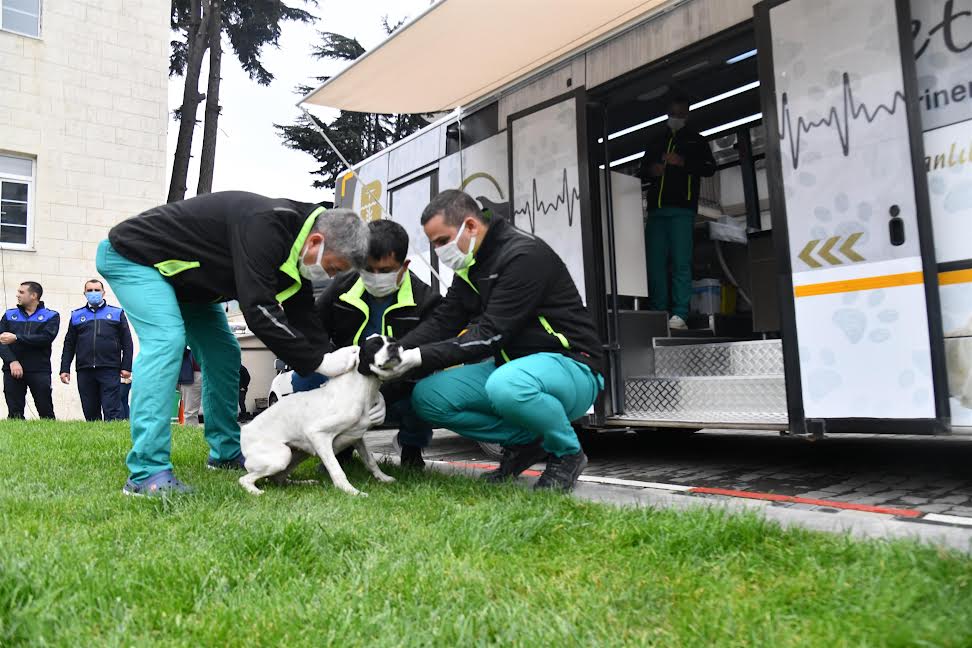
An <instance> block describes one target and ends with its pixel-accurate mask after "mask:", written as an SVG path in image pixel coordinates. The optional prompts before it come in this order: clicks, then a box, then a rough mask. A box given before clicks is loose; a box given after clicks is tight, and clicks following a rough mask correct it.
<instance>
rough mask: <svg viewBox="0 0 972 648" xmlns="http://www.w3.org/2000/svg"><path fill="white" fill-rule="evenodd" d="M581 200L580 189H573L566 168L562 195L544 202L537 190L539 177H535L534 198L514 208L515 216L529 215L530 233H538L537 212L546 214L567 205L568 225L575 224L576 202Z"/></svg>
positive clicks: (561, 190)
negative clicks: (520, 206) (518, 207)
mask: <svg viewBox="0 0 972 648" xmlns="http://www.w3.org/2000/svg"><path fill="white" fill-rule="evenodd" d="M579 201H580V190H579V189H576V188H574V189H571V188H570V184H568V182H567V169H564V181H563V184H562V185H561V189H560V195H558V196H557V197H556V198H554V199H553V201H552V202H544V201H543V200H540V195H539V193H538V191H537V179H536V178H534V179H533V200H532V201H528V202H527V203H525V204H524V205H523V208H522V209H514V210H513V218H514V220H515V219H516V217H517V216H521V215H523V214H526V215H527V218H528V219H529V220H530V233H531V234H536V227H537V214H538V213H540V214H543V215H544V216H546V215H547V214H549V213H550V212H552V211H553V212H556V211H558V210H559V209H560V208H561V207H562V206H563V205H565V204H566V205H567V227H573V226H574V209H575V205H576V203H578V202H579Z"/></svg>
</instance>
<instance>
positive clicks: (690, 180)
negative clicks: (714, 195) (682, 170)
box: [688, 173, 692, 200]
mask: <svg viewBox="0 0 972 648" xmlns="http://www.w3.org/2000/svg"><path fill="white" fill-rule="evenodd" d="M688 199H689V200H692V174H691V173H690V174H689V177H688Z"/></svg>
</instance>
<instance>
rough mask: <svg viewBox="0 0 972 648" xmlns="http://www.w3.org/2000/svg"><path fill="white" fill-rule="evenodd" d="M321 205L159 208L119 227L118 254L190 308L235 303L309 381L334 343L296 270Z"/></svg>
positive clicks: (230, 196)
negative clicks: (154, 274)
mask: <svg viewBox="0 0 972 648" xmlns="http://www.w3.org/2000/svg"><path fill="white" fill-rule="evenodd" d="M319 209H322V208H319V207H318V206H317V205H312V204H308V203H301V202H295V201H292V200H286V199H282V198H267V197H264V196H259V195H257V194H253V193H247V192H244V191H221V192H217V193H211V194H205V195H203V196H197V197H196V198H190V199H188V200H181V201H179V202H174V203H169V204H167V205H160V206H159V207H155V208H153V209H149V210H148V211H146V212H143V213H142V214H140V215H138V216H135V217H133V218H129V219H128V220H125V221H123V222H121V223H119V224H118V225H116V226H114V227H113V228H112V229H111V231H110V232H109V233H108V239H109V241H110V242H111V245H112V247H113V248H114V249H115V250H116V251H117V252H118V253H119V254H121V255H122V256H123V257H125V258H126V259H129V260H130V261H133V262H135V263H138V264H141V265H147V266H152V267H155V268H157V269H158V270H159V272H160V273H162V275H163V276H164V277H165V278H166V280H167V281H168V282H169V283H170V284H172V287H173V288H174V289H175V292H176V297H177V298H178V299H179V301H180V302H186V303H215V302H222V301H228V300H231V299H236V300H238V301H239V304H240V310H241V311H242V312H243V317H244V318H245V319H246V323H247V326H249V328H250V330H251V331H253V333H254V334H255V335H256V336H257V337H258V338H260V340H262V341H263V342H264V343H265V344H266V345H267V347H269V349H270V350H271V351H273V352H274V353H275V354H276V355H277V356H278V357H279V358H281V359H283V360H284V362H286V363H287V364H289V365H290V366H291V367H293V368H294V369H296V370H297V371H299V372H301V373H304V374H307V373H310V372H312V371H314V369H316V368H317V367H318V365H320V363H321V360H322V359H323V357H324V353H326V352H327V351H329V350H330V342H329V340H328V339H327V335H326V334H324V333H323V331H322V329H321V326H320V322H319V320H318V319H317V315H316V314H315V312H314V298H313V293H312V287H311V284H310V282H309V281H308V280H306V279H302V278H301V276H300V273H299V272H298V269H297V262H298V256H299V254H300V250H301V248H302V247H303V245H304V241H305V240H306V239H307V236H308V234H309V233H310V227H311V225H312V224H313V220H314V219H313V218H312V216H313V215H314V214H315V213H316V212H318V210H319Z"/></svg>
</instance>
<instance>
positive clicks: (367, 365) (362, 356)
mask: <svg viewBox="0 0 972 648" xmlns="http://www.w3.org/2000/svg"><path fill="white" fill-rule="evenodd" d="M384 344H385V341H384V340H382V339H381V336H378V335H374V336H372V337H370V338H368V339H367V340H365V341H364V344H362V345H361V351H359V352H358V373H361V374H363V375H365V376H370V375H372V371H371V365H372V364H373V363H374V361H375V356H376V355H377V354H378V352H379V351H380V350H381V347H382V346H384Z"/></svg>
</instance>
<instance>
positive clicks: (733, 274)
mask: <svg viewBox="0 0 972 648" xmlns="http://www.w3.org/2000/svg"><path fill="white" fill-rule="evenodd" d="M671 91H678V92H680V93H685V94H687V95H689V96H690V97H691V98H692V104H691V113H690V124H691V125H692V127H693V128H695V129H696V130H698V131H699V132H700V133H701V134H702V135H703V136H704V137H705V138H707V140H708V141H709V144H710V146H711V148H712V150H713V153H714V155H715V158H716V161H717V164H718V171H717V173H716V175H715V176H714V177H713V178H706V179H704V180H703V183H702V187H701V195H700V197H699V198H700V209H699V215H698V218H697V220H696V223H695V234H694V236H695V257H694V276H695V278H696V279H699V280H700V281H699V282H698V284H699V290H700V295H699V297H700V298H699V299H698V300H696V310H697V312H696V313H695V314H693V315H692V316H690V318H689V330H687V331H680V330H669V327H668V314H667V313H663V312H652V311H649V310H646V308H645V306H646V300H645V297H646V296H647V286H648V282H647V278H646V275H647V272H646V246H645V236H644V218H645V213H646V205H645V204H644V199H643V189H644V187H643V186H642V183H641V180H639V179H638V178H637V177H636V172H637V169H638V166H639V164H640V163H641V160H640V158H641V157H642V156H643V155H644V149H645V145H646V143H647V141H648V140H649V138H651V137H652V136H653V135H656V134H657V133H658V132H660V130H661V129H665V128H666V124H665V118H666V114H665V113H666V110H667V108H666V106H667V103H666V96H667V95H668V94H669V93H670V92H671ZM314 105H317V106H328V107H332V108H340V109H344V110H357V111H364V112H379V113H403V112H404V113H421V114H429V115H436V114H438V115H439V118H438V119H437V120H433V121H432V123H430V125H429V126H427V127H426V128H424V129H423V130H422V131H420V132H418V133H416V134H415V135H413V136H411V137H409V138H407V139H405V140H403V141H401V142H398V143H396V144H395V145H393V146H390V147H389V148H388V149H386V150H384V151H382V152H381V153H379V154H377V155H375V156H373V157H371V158H369V159H367V160H365V161H363V162H361V163H360V164H358V165H356V166H355V167H354V169H353V172H349V173H348V174H347V175H345V176H344V177H343V178H341V179H340V180H339V181H338V182H337V186H336V187H335V194H336V195H335V200H336V202H338V203H339V204H341V205H342V206H347V207H352V208H354V209H356V210H359V211H360V213H361V214H362V216H363V217H364V218H366V219H376V218H386V217H391V218H394V219H395V220H398V221H400V222H401V223H402V224H403V225H404V226H405V227H406V228H407V230H408V231H409V234H410V236H411V237H412V241H413V246H414V247H413V250H412V256H413V257H419V256H420V257H422V258H423V259H424V260H425V261H426V262H427V263H428V264H430V265H431V266H432V267H437V262H436V259H435V255H434V254H433V253H432V251H431V249H430V248H429V246H428V244H427V241H426V239H425V237H424V235H423V233H422V228H421V226H420V224H419V217H420V214H421V211H422V208H423V207H424V206H425V204H426V203H427V202H428V201H429V199H430V198H431V197H432V196H433V195H434V194H435V193H436V192H438V191H440V190H443V189H447V188H461V189H464V190H465V191H467V192H469V193H471V194H472V195H473V196H474V197H476V198H477V200H478V201H479V202H480V203H481V204H482V205H483V207H484V208H488V209H489V210H490V211H491V212H493V213H499V214H505V215H506V216H508V217H509V218H511V219H512V220H513V221H514V222H515V224H516V225H517V226H518V227H520V228H522V229H525V230H528V231H530V232H533V233H535V234H537V235H539V236H541V237H542V238H544V239H545V240H546V241H547V242H548V243H550V245H551V246H552V247H553V248H554V249H555V250H556V251H557V252H558V253H559V254H560V256H561V257H562V258H563V259H564V261H565V262H566V264H567V266H568V268H569V270H570V272H571V274H572V275H573V277H574V280H575V282H576V284H577V287H578V289H579V290H580V293H581V295H582V297H584V298H585V301H586V304H587V306H588V308H589V309H590V310H591V312H592V314H593V316H594V318H595V319H596V321H597V323H598V326H599V329H600V332H601V335H602V339H603V340H604V342H605V349H606V353H607V356H608V369H607V375H606V376H605V378H606V383H607V387H606V390H605V394H604V397H603V398H602V399H601V400H600V401H599V403H598V404H597V406H596V408H595V411H594V412H593V413H592V414H591V415H589V416H588V418H587V420H585V421H582V422H580V423H581V424H583V425H586V426H590V427H595V428H604V427H633V428H638V429H645V430H651V429H658V428H663V427H676V428H689V429H698V428H702V427H719V428H733V427H735V428H746V429H771V430H772V429H777V430H781V431H789V432H790V433H793V434H814V435H820V434H824V433H826V432H885V433H909V434H916V433H922V434H945V433H950V432H952V433H963V432H964V433H972V346H970V345H972V0H911V1H910V2H909V1H908V0H764V1H762V2H753V1H752V0H647V1H646V0H642V1H636V0H598V2H590V1H588V0H566V1H565V0H557V1H553V0H529V1H526V2H525V1H523V0H491V1H490V2H480V1H478V0H442V1H440V2H439V3H437V4H435V5H433V6H432V7H431V8H430V9H429V10H428V11H427V12H426V13H424V14H423V15H421V16H419V17H417V18H416V19H415V20H413V21H412V22H410V23H409V24H407V25H406V26H404V27H402V28H401V29H399V30H398V31H397V32H395V33H394V34H393V35H392V36H391V37H389V38H388V40H386V41H385V42H384V43H382V44H381V45H380V46H379V47H377V48H375V49H374V50H372V51H370V52H368V53H367V54H366V55H365V56H363V57H361V58H360V59H358V60H357V61H355V62H354V63H353V64H352V65H351V66H350V67H348V68H347V69H346V70H344V71H343V72H342V73H340V74H338V75H336V76H334V77H332V78H331V79H330V80H329V81H327V82H326V83H325V84H324V85H322V86H321V87H319V88H318V89H316V90H314V91H313V92H311V93H310V94H308V95H307V96H306V97H304V99H303V100H302V106H303V107H305V108H310V107H313V106H314ZM411 267H412V269H413V270H415V271H416V272H418V273H419V274H423V272H424V275H425V276H424V279H426V280H429V281H431V282H433V283H435V284H439V283H440V282H439V281H438V280H437V279H435V278H434V277H433V276H432V274H431V273H430V272H429V271H428V269H426V268H424V267H423V264H422V263H418V262H413V263H412V265H411ZM439 272H440V275H442V281H441V284H442V285H441V286H440V289H442V290H443V291H444V290H445V289H446V285H447V284H448V283H449V282H450V281H451V277H450V275H449V272H448V271H447V270H446V269H444V268H440V269H439Z"/></svg>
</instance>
